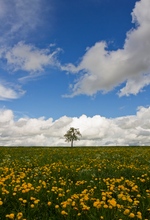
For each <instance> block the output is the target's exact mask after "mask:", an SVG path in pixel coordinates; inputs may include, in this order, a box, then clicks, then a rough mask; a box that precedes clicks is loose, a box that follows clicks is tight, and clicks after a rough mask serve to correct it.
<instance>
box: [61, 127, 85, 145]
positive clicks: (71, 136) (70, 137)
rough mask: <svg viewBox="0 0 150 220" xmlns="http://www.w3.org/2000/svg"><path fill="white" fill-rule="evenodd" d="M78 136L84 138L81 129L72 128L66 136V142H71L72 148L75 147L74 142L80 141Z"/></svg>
mask: <svg viewBox="0 0 150 220" xmlns="http://www.w3.org/2000/svg"><path fill="white" fill-rule="evenodd" d="M78 136H82V135H81V133H80V131H79V129H77V128H73V127H71V128H70V129H69V130H68V131H67V133H66V134H65V135H64V137H65V138H66V140H65V141H67V142H71V147H73V141H77V140H80V139H79V137H78Z"/></svg>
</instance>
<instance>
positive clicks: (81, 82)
mask: <svg viewBox="0 0 150 220" xmlns="http://www.w3.org/2000/svg"><path fill="white" fill-rule="evenodd" d="M149 8H150V1H149V0H141V1H138V2H136V4H135V8H134V9H133V11H132V13H131V15H132V22H133V23H134V24H135V26H136V27H135V28H133V29H131V30H130V31H129V32H128V33H127V35H126V39H125V42H124V46H123V48H122V49H118V50H116V51H109V49H108V47H107V43H106V42H105V41H102V42H97V43H95V45H94V46H92V47H90V48H88V49H87V51H86V53H85V54H84V56H83V57H82V60H81V62H80V63H79V64H78V65H77V66H74V65H73V64H71V63H70V64H67V65H64V66H62V70H66V71H69V72H70V73H79V72H80V73H81V74H82V75H81V76H80V77H79V78H78V80H77V81H76V82H75V83H74V85H73V86H72V94H71V95H70V96H72V97H73V96H75V95H79V94H86V95H93V94H96V93H97V92H98V91H101V92H108V91H110V90H112V89H114V88H115V87H116V86H118V85H121V84H122V83H123V82H125V83H126V85H125V87H124V88H121V90H120V91H118V95H119V96H124V95H129V94H137V93H138V92H140V91H142V88H143V87H145V86H147V85H149V84H150V28H149V23H150V13H149V10H148V9H149Z"/></svg>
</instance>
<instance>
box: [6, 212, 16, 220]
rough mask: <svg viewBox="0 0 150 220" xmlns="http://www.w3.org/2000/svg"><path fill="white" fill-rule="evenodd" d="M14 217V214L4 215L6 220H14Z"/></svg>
mask: <svg viewBox="0 0 150 220" xmlns="http://www.w3.org/2000/svg"><path fill="white" fill-rule="evenodd" d="M14 217H15V215H14V213H11V214H9V215H6V218H9V219H14Z"/></svg>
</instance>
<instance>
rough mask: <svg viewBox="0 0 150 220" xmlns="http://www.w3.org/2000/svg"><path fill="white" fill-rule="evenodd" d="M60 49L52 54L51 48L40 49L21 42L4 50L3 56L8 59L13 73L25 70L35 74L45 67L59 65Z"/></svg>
mask: <svg viewBox="0 0 150 220" xmlns="http://www.w3.org/2000/svg"><path fill="white" fill-rule="evenodd" d="M59 50H60V49H59V48H57V49H55V50H53V51H52V52H51V50H50V47H49V48H47V49H39V48H37V47H35V46H33V45H31V44H25V43H24V42H19V43H18V44H16V45H14V46H13V47H8V48H5V50H4V49H3V53H2V55H1V56H3V58H5V59H6V61H7V65H8V66H9V68H11V69H12V70H13V71H17V70H23V71H26V72H29V73H30V74H33V73H35V72H41V71H43V70H44V67H45V66H56V65H58V61H57V58H56V56H57V54H58V52H59Z"/></svg>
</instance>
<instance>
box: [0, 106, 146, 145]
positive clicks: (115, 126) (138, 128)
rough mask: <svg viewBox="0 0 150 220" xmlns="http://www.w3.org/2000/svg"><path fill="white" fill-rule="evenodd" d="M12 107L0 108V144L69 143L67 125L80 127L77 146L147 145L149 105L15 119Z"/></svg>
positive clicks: (68, 126)
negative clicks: (121, 112) (113, 114)
mask: <svg viewBox="0 0 150 220" xmlns="http://www.w3.org/2000/svg"><path fill="white" fill-rule="evenodd" d="M15 118H16V117H15V115H14V113H13V111H12V110H9V109H1V110H0V124H1V126H0V145H2V146H66V145H67V146H68V145H70V144H69V143H66V142H65V139H64V134H65V133H66V131H67V130H68V129H69V128H70V127H75V128H79V130H80V132H81V134H82V137H81V140H80V141H77V142H75V145H76V146H102V145H105V146H109V145H120V146H121V145H127V146H128V145H140V146H144V145H149V144H150V120H149V118H150V107H147V108H145V107H139V108H138V110H137V113H136V115H130V116H125V117H118V118H111V119H110V118H105V117H102V116H100V115H96V116H93V117H87V116H86V115H82V116H80V117H79V118H77V117H73V118H70V117H67V116H63V117H61V118H59V119H58V120H55V121H54V120H53V119H52V118H49V119H45V118H44V117H41V118H28V117H24V118H19V119H18V120H16V119H15Z"/></svg>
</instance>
